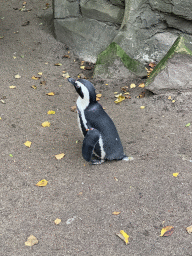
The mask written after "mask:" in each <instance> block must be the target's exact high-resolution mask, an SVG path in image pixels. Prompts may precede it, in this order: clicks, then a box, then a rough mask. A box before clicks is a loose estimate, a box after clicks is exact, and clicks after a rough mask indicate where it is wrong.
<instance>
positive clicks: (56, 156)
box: [55, 153, 65, 160]
mask: <svg viewBox="0 0 192 256" xmlns="http://www.w3.org/2000/svg"><path fill="white" fill-rule="evenodd" d="M64 156H65V154H64V153H61V154H58V155H55V158H56V159H57V160H60V159H62V158H63V157H64Z"/></svg>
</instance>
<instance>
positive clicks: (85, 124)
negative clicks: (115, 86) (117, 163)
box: [68, 78, 128, 164]
mask: <svg viewBox="0 0 192 256" xmlns="http://www.w3.org/2000/svg"><path fill="white" fill-rule="evenodd" d="M68 81H69V82H70V83H72V84H73V85H74V87H75V89H76V92H77V93H78V94H79V97H78V99H77V102H76V105H77V117H78V124H79V128H80V130H81V131H82V133H83V135H84V140H83V146H82V155H83V158H84V159H85V160H86V161H87V162H91V163H92V164H101V163H103V162H104V161H106V160H126V161H128V157H127V156H126V155H125V154H124V151H123V146H122V144H121V140H120V137H119V135H118V132H117V129H116V127H115V125H114V123H113V121H112V120H111V118H110V117H109V116H108V114H107V113H106V112H105V111H104V109H103V108H102V106H101V105H100V104H99V103H98V102H97V101H96V93H95V88H94V86H93V84H92V83H91V82H90V81H88V80H85V79H78V80H75V79H73V78H68ZM93 156H96V158H97V159H92V158H93Z"/></svg>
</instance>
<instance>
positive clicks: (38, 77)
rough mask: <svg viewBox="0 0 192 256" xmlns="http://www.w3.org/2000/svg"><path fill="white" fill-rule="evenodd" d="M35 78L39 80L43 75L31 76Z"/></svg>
mask: <svg viewBox="0 0 192 256" xmlns="http://www.w3.org/2000/svg"><path fill="white" fill-rule="evenodd" d="M31 78H32V79H33V80H39V79H40V78H41V77H40V76H32V77H31Z"/></svg>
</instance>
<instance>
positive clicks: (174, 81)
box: [146, 36, 192, 94]
mask: <svg viewBox="0 0 192 256" xmlns="http://www.w3.org/2000/svg"><path fill="white" fill-rule="evenodd" d="M191 74H192V41H191V42H190V41H189V40H188V39H186V38H184V37H182V36H179V37H178V38H177V40H176V41H175V43H174V44H173V46H172V47H171V49H170V50H169V51H168V53H167V54H166V55H165V56H164V58H163V59H162V60H161V61H160V62H159V63H158V65H157V66H156V67H155V69H154V70H153V72H152V73H151V75H150V77H149V78H148V79H147V82H146V87H147V89H148V90H150V91H152V92H153V93H155V94H160V93H165V92H167V91H185V90H189V91H192V80H191Z"/></svg>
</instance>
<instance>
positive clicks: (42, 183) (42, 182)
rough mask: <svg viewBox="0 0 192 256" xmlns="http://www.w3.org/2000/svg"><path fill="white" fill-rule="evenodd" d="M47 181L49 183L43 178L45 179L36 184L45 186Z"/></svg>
mask: <svg viewBox="0 0 192 256" xmlns="http://www.w3.org/2000/svg"><path fill="white" fill-rule="evenodd" d="M47 183H48V181H47V180H45V179H43V180H40V181H39V182H38V183H37V184H36V186H38V187H45V186H47Z"/></svg>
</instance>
